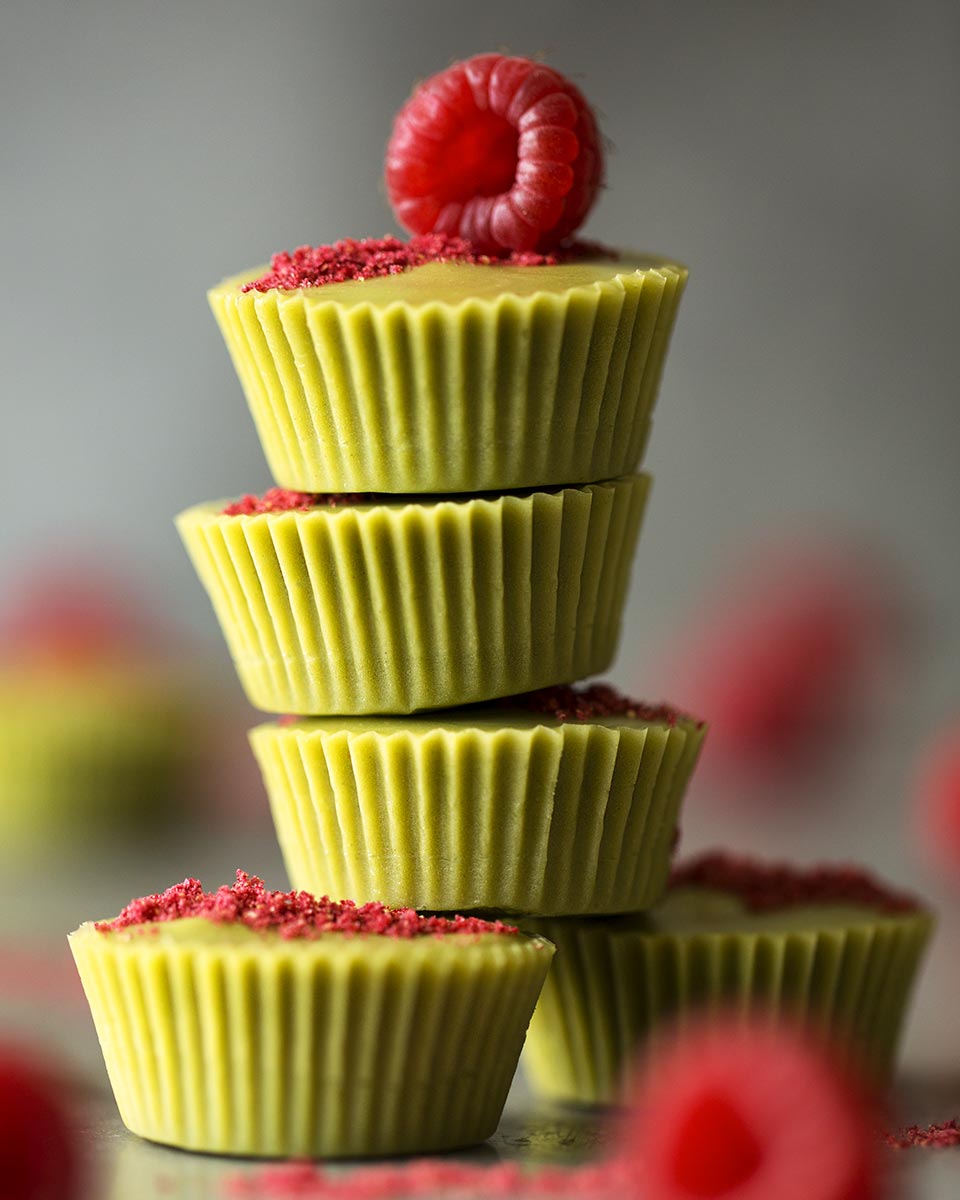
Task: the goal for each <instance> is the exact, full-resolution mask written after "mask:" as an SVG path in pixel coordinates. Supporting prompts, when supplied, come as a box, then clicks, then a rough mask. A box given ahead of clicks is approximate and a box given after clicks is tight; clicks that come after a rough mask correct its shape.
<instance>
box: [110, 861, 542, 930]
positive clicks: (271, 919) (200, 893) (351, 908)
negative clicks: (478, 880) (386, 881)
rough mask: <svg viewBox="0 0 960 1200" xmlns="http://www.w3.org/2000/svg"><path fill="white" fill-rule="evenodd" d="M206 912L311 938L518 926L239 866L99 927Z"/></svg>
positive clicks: (142, 902) (146, 899)
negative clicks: (362, 900)
mask: <svg viewBox="0 0 960 1200" xmlns="http://www.w3.org/2000/svg"><path fill="white" fill-rule="evenodd" d="M185 917H203V918H204V919H205V920H208V921H214V922H216V923H218V924H240V925H246V926H247V928H248V929H257V930H267V929H275V930H277V931H278V932H279V933H280V934H281V935H282V936H283V937H285V938H313V937H316V936H317V935H318V934H322V933H347V934H360V933H372V934H379V935H381V936H385V937H395V938H412V937H423V936H425V935H427V934H437V935H442V934H447V933H502V934H515V933H517V932H519V931H518V930H517V928H516V927H515V926H513V925H506V924H504V922H502V921H483V920H481V919H480V918H479V917H462V916H455V917H422V916H420V914H419V913H417V912H415V911H414V909H412V908H387V907H386V905H384V904H374V903H370V904H355V903H354V902H353V901H352V900H340V901H336V900H330V899H328V898H327V897H326V896H321V897H320V898H319V899H317V898H316V897H314V896H311V895H310V893H309V892H272V891H268V890H267V888H265V887H264V884H263V880H262V879H258V878H257V876H256V875H248V874H247V873H246V872H245V871H237V882H236V883H235V884H233V885H232V886H231V887H228V886H226V885H224V886H223V887H220V888H218V889H217V890H216V891H215V892H205V891H204V890H203V885H202V884H201V883H200V881H199V879H185V880H184V881H183V883H178V884H175V885H174V886H173V887H171V888H167V890H166V891H165V892H163V893H161V894H159V895H154V896H143V897H142V898H141V899H139V900H131V902H130V903H129V904H128V905H127V907H126V908H125V909H124V910H123V912H121V913H120V915H119V916H118V917H115V918H114V920H112V921H99V922H98V923H97V926H96V928H97V929H98V930H100V932H101V933H106V932H109V931H110V930H115V929H126V928H128V927H129V926H131V925H148V924H153V923H155V922H160V921H177V920H180V919H181V918H185Z"/></svg>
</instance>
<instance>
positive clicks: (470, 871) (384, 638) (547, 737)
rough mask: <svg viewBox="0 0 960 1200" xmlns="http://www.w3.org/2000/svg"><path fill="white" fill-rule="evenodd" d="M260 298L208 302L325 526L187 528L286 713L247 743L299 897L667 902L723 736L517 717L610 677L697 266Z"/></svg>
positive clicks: (244, 523) (479, 273)
mask: <svg viewBox="0 0 960 1200" xmlns="http://www.w3.org/2000/svg"><path fill="white" fill-rule="evenodd" d="M255 277H256V272H254V273H251V274H247V275H246V276H238V277H235V278H233V279H230V280H227V281H226V282H225V283H224V284H222V285H221V286H220V287H218V288H216V289H214V291H213V292H212V293H211V302H212V306H213V309H214V313H215V315H216V317H217V319H218V321H219V324H220V327H221V330H222V332H223V334H224V337H225V339H226V342H227V345H228V347H229V350H230V353H231V356H232V359H233V362H234V365H235V367H236V370H237V373H238V375H239V377H240V380H241V382H242V384H243V387H244V390H245V392H246V395H247V399H248V401H249V404H250V407H251V410H252V412H253V414H254V417H255V420H256V424H257V428H258V431H259V434H260V437H261V441H262V443H263V446H264V449H265V451H266V454H267V458H268V462H269V465H270V467H271V470H272V473H273V475H274V479H275V482H276V483H277V485H278V487H279V488H282V489H287V490H292V491H295V492H296V493H297V496H298V497H299V496H305V497H306V498H305V499H304V500H303V502H302V503H303V505H304V507H302V508H301V507H297V508H295V509H294V510H292V511H290V510H286V511H268V512H256V511H254V512H249V513H246V514H243V513H242V514H240V515H229V514H225V513H224V511H223V510H224V507H225V504H224V502H218V503H214V504H210V505H201V506H199V507H197V508H194V509H191V510H189V511H188V512H186V513H184V514H183V515H182V516H181V517H180V519H179V528H180V531H181V534H182V536H183V538H184V541H185V543H186V545H187V548H188V550H189V552H190V555H191V557H192V559H193V562H194V565H195V566H196V569H197V571H198V573H199V575H200V578H201V580H202V582H203V583H204V585H205V587H206V588H207V591H208V593H209V595H210V598H211V600H212V602H213V605H214V608H215V610H216V613H217V615H218V617H219V619H220V622H221V625H222V627H223V630H224V633H225V635H226V638H227V642H228V645H229V647H230V650H231V653H232V655H233V659H234V662H235V664H236V667H237V670H238V673H239V675H240V678H241V681H242V682H243V684H244V687H245V689H246V691H247V694H248V696H249V698H250V700H251V702H252V703H253V704H254V705H255V706H256V707H259V708H261V709H265V710H268V711H272V712H277V713H282V714H285V715H284V716H283V718H282V719H281V720H279V721H274V722H271V723H269V724H266V725H262V726H260V727H259V728H257V729H255V730H254V731H253V734H252V742H253V748H254V752H255V754H256V756H257V759H258V761H259V763H260V766H261V768H262V771H263V775H264V779H265V782H266V787H267V791H268V794H269V797H270V802H271V806H272V810H273V815H274V819H275V823H276V827H277V833H278V837H279V841H280V845H281V848H282V850H283V854H284V858H285V861H286V865H287V868H288V872H289V875H290V879H291V882H292V883H293V885H294V886H295V887H297V888H303V889H306V890H309V891H312V892H314V893H317V894H327V895H331V896H349V897H351V898H352V899H354V900H357V901H359V902H365V901H380V902H383V903H386V904H390V905H402V906H409V907H412V908H416V909H418V910H429V911H433V912H476V911H482V912H494V913H510V914H523V915H532V916H548V915H562V916H579V915H583V914H588V913H618V912H629V911H637V910H639V909H643V908H646V907H648V906H649V905H650V904H652V903H653V902H654V901H655V900H657V899H658V898H659V896H660V895H661V894H662V892H663V889H664V887H665V885H666V882H667V877H668V873H669V864H670V856H671V850H672V846H673V844H674V840H675V836H676V824H677V810H678V807H679V804H680V801H681V797H682V793H683V789H684V786H685V783H686V780H687V778H688V776H689V774H690V772H691V770H692V769H693V765H694V762H695V759H696V756H697V752H698V749H699V744H700V740H701V737H702V729H701V727H700V726H699V725H698V724H697V723H696V722H694V721H688V720H684V719H674V718H673V717H672V716H670V717H661V716H660V715H659V714H656V715H653V716H651V717H650V719H645V718H644V716H643V715H639V714H638V715H635V716H624V715H620V716H617V715H611V716H605V717H597V718H596V719H590V720H585V721H562V720H557V719H553V718H552V717H551V716H550V715H548V714H544V713H537V712H536V711H532V710H531V709H530V708H529V707H527V705H526V704H525V702H524V701H523V700H522V699H520V700H518V701H517V702H516V703H515V704H511V703H510V701H509V698H510V697H522V696H523V695H524V694H526V693H530V692H531V691H534V690H536V689H545V688H550V687H553V686H556V685H569V684H571V683H573V682H574V681H576V680H579V679H582V678H584V677H587V676H591V675H595V674H597V673H598V672H601V671H603V670H605V669H606V668H607V667H608V666H609V665H610V663H611V660H612V658H613V655H614V651H615V647H616V642H617V639H618V635H619V630H620V623H621V613H622V609H623V604H624V599H625V595H626V591H627V585H628V582H629V577H630V570H631V563H632V558H633V551H634V545H635V542H636V540H637V536H638V532H639V526H640V521H641V517H642V514H643V510H644V507H645V504H646V499H647V493H648V490H649V478H648V477H647V476H646V475H643V474H635V473H632V472H633V470H634V468H635V467H636V465H637V462H638V460H639V458H640V456H641V453H642V450H643V447H644V444H645V441H646V437H647V432H648V430H649V426H650V414H651V409H652V407H653V403H654V400H655V397H656V393H657V389H658V385H659V381H660V377H661V373H662V369H663V362H664V358H665V355H666V350H667V345H668V342H669V337H670V333H671V330H672V327H673V323H674V318H675V315H676V310H677V305H678V303H679V299H680V295H681V293H682V290H683V285H684V282H685V279H686V271H685V270H684V269H683V268H682V267H679V266H677V265H674V264H672V263H668V262H662V261H657V260H651V259H642V258H639V257H638V258H636V259H635V260H631V261H614V260H611V259H603V258H601V259H597V260H593V261H591V260H581V261H579V262H577V263H575V264H569V265H565V266H561V267H554V266H538V267H509V266H502V265H490V266H486V265H482V266H479V265H472V264H470V265H466V264H456V263H436V264H427V265H424V266H421V267H418V268H416V269H415V270H412V271H409V272H406V273H404V274H401V275H396V276H389V277H386V278H373V279H367V280H362V281H352V282H350V283H346V284H332V285H327V286H321V287H314V288H300V289H298V290H296V291H281V290H278V289H270V290H266V291H259V290H255V289H254V290H247V291H244V290H243V284H244V283H245V282H246V281H247V280H249V279H252V278H255ZM310 496H314V497H316V499H315V501H314V500H311V499H310V498H309V497H310ZM278 503H280V504H282V503H284V502H283V501H278ZM294 503H297V500H296V498H295V499H294ZM466 706H471V707H466Z"/></svg>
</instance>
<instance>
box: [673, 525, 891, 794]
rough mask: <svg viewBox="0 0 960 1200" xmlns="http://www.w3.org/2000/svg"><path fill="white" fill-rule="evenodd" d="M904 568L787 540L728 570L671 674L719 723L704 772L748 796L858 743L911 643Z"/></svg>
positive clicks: (817, 541) (809, 539)
mask: <svg viewBox="0 0 960 1200" xmlns="http://www.w3.org/2000/svg"><path fill="white" fill-rule="evenodd" d="M913 624H914V618H913V617H912V616H911V613H910V601H909V599H908V597H907V596H906V595H905V593H904V591H903V588H902V586H901V584H900V581H899V578H898V576H897V573H896V571H895V570H894V569H893V568H892V567H891V566H890V565H889V564H887V563H885V562H884V561H883V560H882V558H881V557H879V556H878V555H877V554H876V553H875V552H871V551H870V550H868V549H867V548H865V547H863V546H861V545H858V544H856V543H845V542H841V541H837V540H834V539H828V538H825V537H822V536H816V535H814V536H810V535H802V536H800V535H798V536H789V535H784V536H783V537H781V538H780V539H778V540H777V542H775V543H767V544H761V545H760V546H759V547H758V548H757V549H755V550H753V551H751V552H749V553H748V554H747V555H745V556H744V557H743V559H742V560H741V561H739V562H737V563H734V564H731V565H730V566H729V567H727V568H726V570H725V571H724V573H723V574H722V575H721V577H720V578H719V579H718V580H717V581H716V583H715V585H714V587H713V588H712V589H711V591H710V594H709V598H708V600H707V601H706V602H705V603H702V604H701V605H700V606H699V608H698V609H697V610H696V611H695V613H694V615H693V617H692V619H691V620H690V622H689V626H688V628H687V630H686V631H685V632H683V631H681V634H680V636H679V638H678V639H677V640H676V642H675V644H674V648H673V651H672V653H670V654H668V655H667V657H666V660H665V661H664V662H663V663H662V664H661V670H660V677H661V678H662V679H663V680H664V683H665V685H666V684H669V694H670V696H671V699H672V700H673V701H674V702H676V703H677V704H679V705H680V706H681V707H683V708H686V709H689V710H690V711H692V712H694V713H696V714H697V715H698V716H700V717H702V718H703V719H704V720H706V721H707V723H708V724H709V726H710V733H709V736H708V738H707V742H706V746H705V750H704V755H703V761H702V765H701V771H702V773H703V775H704V777H705V779H706V780H708V781H709V783H710V784H711V785H723V784H727V785H731V786H732V787H734V788H737V789H743V790H744V791H745V792H749V789H750V788H752V787H754V786H756V785H768V784H770V783H776V782H778V781H780V780H782V779H784V778H786V777H792V778H796V777H798V776H801V777H802V776H808V775H810V774H811V773H813V772H816V771H818V770H820V769H821V768H823V767H825V766H827V765H829V763H830V760H831V759H833V758H834V757H835V756H838V754H841V753H842V752H843V751H844V750H846V749H848V748H849V747H850V746H851V745H852V744H854V743H855V741H856V738H857V735H858V733H859V731H860V730H861V729H862V728H863V727H864V725H865V724H866V723H868V722H869V719H870V713H871V711H872V710H873V708H874V706H875V704H876V703H877V701H878V698H879V697H880V696H881V694H882V691H883V688H884V686H885V681H886V679H887V677H888V675H889V673H890V672H891V669H892V667H893V666H894V665H895V664H896V663H897V661H898V660H899V658H900V656H901V655H902V654H903V653H904V651H905V648H906V647H907V646H908V645H909V641H910V634H911V632H912V628H913Z"/></svg>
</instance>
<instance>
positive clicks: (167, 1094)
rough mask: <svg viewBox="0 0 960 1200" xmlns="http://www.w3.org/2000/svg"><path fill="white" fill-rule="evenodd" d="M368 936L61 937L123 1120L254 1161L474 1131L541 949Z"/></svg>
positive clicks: (182, 1143) (455, 1138) (492, 1093)
mask: <svg viewBox="0 0 960 1200" xmlns="http://www.w3.org/2000/svg"><path fill="white" fill-rule="evenodd" d="M332 936H335V937H337V938H338V940H340V939H342V936H343V935H332ZM491 938H493V939H495V940H496V944H491ZM368 940H369V939H364V938H354V939H351V940H350V943H351V944H344V945H340V946H337V947H336V950H335V952H333V953H331V952H329V950H327V949H325V947H324V941H323V940H321V941H317V942H303V941H293V942H289V943H284V942H280V940H279V939H277V942H279V944H275V945H274V946H273V947H271V948H270V949H269V950H267V949H264V948H259V949H258V948H257V947H256V946H250V945H238V944H232V945H229V946H216V945H205V946H202V947H200V946H191V945H186V944H178V945H171V944H164V941H163V939H162V938H160V937H157V938H154V937H151V936H150V933H149V931H148V932H147V933H146V934H144V935H143V936H139V937H135V938H129V939H127V938H121V937H118V936H116V935H113V934H101V933H97V932H96V931H94V930H93V929H92V927H89V926H87V927H84V928H83V929H81V930H80V931H78V933H76V934H74V935H72V937H71V947H72V949H73V953H74V957H75V959H76V962H77V966H78V968H79V971H80V976H81V980H82V982H83V987H84V990H85V992H86V995H87V999H88V1001H89V1004H90V1009H91V1012H92V1014H93V1019H94V1023H95V1025H96V1028H97V1033H98V1035H99V1038H100V1044H101V1048H102V1050H103V1055H104V1060H105V1063H106V1067H107V1073H108V1075H109V1077H110V1082H111V1085H112V1087H113V1091H114V1095H115V1098H116V1101H117V1105H118V1108H119V1110H120V1115H121V1117H122V1119H123V1122H124V1124H125V1125H126V1126H127V1128H128V1129H130V1130H131V1131H132V1132H133V1133H136V1134H139V1135H140V1136H141V1137H145V1138H149V1139H150V1140H152V1141H156V1142H162V1143H164V1144H167V1145H171V1146H178V1147H180V1148H182V1149H186V1150H199V1151H206V1152H210V1153H215V1154H238V1155H255V1156H262V1157H306V1156H310V1157H314V1156H315V1157H354V1156H363V1155H383V1154H412V1153H423V1152H427V1151H434V1150H445V1149H453V1148H456V1147H458V1146H466V1145H471V1144H473V1143H475V1142H478V1141H482V1140H484V1139H485V1138H487V1137H489V1136H490V1135H491V1134H492V1133H493V1132H494V1130H495V1129H496V1126H497V1123H498V1121H499V1119H500V1113H501V1111H502V1108H503V1104H504V1101H505V1100H506V1095H507V1091H508V1089H509V1086H510V1082H511V1080H512V1078H513V1075H514V1072H515V1070H516V1065H517V1060H518V1058H519V1054H520V1049H521V1046H522V1044H523V1038H524V1033H525V1030H526V1027H527V1023H528V1021H529V1018H530V1013H531V1012H532V1010H533V1006H534V1004H535V1002H536V998H537V994H538V993H539V991H540V987H541V985H542V983H543V978H544V975H545V974H546V971H547V968H548V966H549V961H550V956H551V954H552V947H550V946H548V945H547V944H545V943H541V942H539V941H537V940H534V939H529V938H524V937H516V936H512V935H486V936H485V937H484V938H483V941H484V942H485V944H483V945H477V944H474V945H468V944H461V945H457V946H453V945H450V944H449V942H450V940H451V939H450V938H449V937H447V938H443V939H435V938H432V937H424V938H418V939H416V940H415V942H413V943H411V942H409V941H399V942H398V943H397V944H395V945H378V946H376V947H374V949H375V950H376V951H377V953H371V952H370V947H369V946H367V945H365V944H364V943H365V942H366V941H368ZM381 940H382V941H386V940H387V939H381ZM455 940H459V941H461V942H464V943H465V942H466V940H467V938H466V937H462V936H461V937H460V938H457V939H455Z"/></svg>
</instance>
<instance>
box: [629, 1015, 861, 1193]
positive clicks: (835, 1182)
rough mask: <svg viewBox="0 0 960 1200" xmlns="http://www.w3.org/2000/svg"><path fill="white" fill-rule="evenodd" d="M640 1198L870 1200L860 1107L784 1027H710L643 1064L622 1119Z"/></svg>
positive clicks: (823, 1061) (816, 1053)
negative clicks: (635, 1096) (635, 1095)
mask: <svg viewBox="0 0 960 1200" xmlns="http://www.w3.org/2000/svg"><path fill="white" fill-rule="evenodd" d="M624 1135H625V1145H626V1150H625V1152H624V1153H626V1154H627V1155H628V1156H629V1158H630V1159H631V1160H632V1161H633V1162H635V1163H636V1165H637V1171H638V1174H639V1176H640V1177H641V1178H642V1184H643V1186H642V1195H643V1197H644V1200H712V1198H713V1197H716V1198H717V1200H721V1198H722V1200H772V1198H773V1197H776V1200H873V1198H874V1197H877V1196H879V1195H880V1187H879V1160H878V1155H877V1150H876V1143H875V1139H874V1135H873V1129H872V1125H871V1121H870V1119H869V1113H868V1110H867V1108H866V1106H865V1105H864V1104H863V1102H862V1101H861V1099H860V1098H859V1096H858V1095H857V1094H856V1091H855V1090H854V1088H852V1087H851V1085H850V1084H849V1082H848V1081H847V1080H846V1079H845V1078H844V1076H843V1075H842V1074H840V1073H839V1072H838V1071H837V1070H836V1069H835V1068H834V1067H833V1065H832V1064H831V1062H830V1061H829V1060H828V1059H827V1058H826V1057H825V1056H824V1055H823V1053H822V1051H821V1050H820V1049H818V1048H816V1047H814V1046H813V1045H811V1044H809V1043H808V1042H807V1041H806V1040H805V1039H804V1038H801V1037H800V1036H799V1035H797V1034H795V1033H794V1032H792V1031H790V1030H786V1029H783V1028H779V1029H774V1028H771V1027H769V1026H753V1027H751V1026H743V1025H732V1024H727V1023H725V1022H720V1023H717V1024H714V1025H712V1026H703V1027H701V1028H699V1029H694V1030H691V1031H689V1032H688V1033H687V1034H686V1035H685V1036H684V1037H683V1038H682V1039H681V1040H679V1041H677V1042H674V1043H673V1044H671V1045H669V1046H668V1047H667V1048H666V1049H665V1050H663V1051H661V1053H660V1054H659V1056H658V1057H657V1058H656V1059H655V1060H654V1061H653V1063H652V1064H651V1067H650V1070H649V1071H648V1073H647V1075H646V1077H645V1079H644V1081H643V1084H642V1089H641V1093H640V1096H639V1104H638V1107H637V1108H636V1109H635V1110H634V1111H633V1113H632V1114H631V1115H630V1116H629V1117H628V1118H627V1121H626V1124H625V1127H624Z"/></svg>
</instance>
